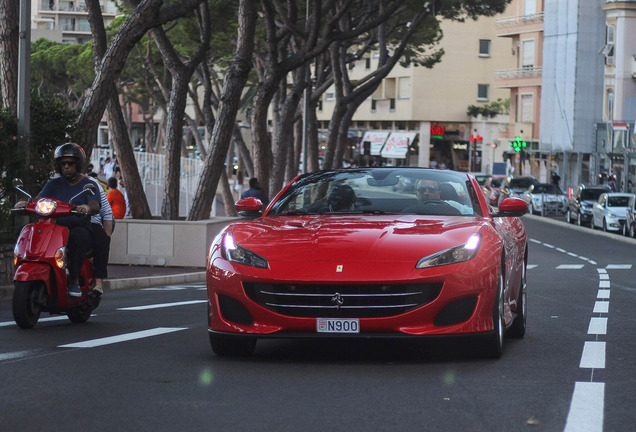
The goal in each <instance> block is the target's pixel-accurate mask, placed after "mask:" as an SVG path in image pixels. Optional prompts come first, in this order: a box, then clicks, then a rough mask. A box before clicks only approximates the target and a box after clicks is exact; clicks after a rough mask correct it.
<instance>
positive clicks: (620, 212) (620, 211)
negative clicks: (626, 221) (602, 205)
mask: <svg viewBox="0 0 636 432" xmlns="http://www.w3.org/2000/svg"><path fill="white" fill-rule="evenodd" d="M628 208H629V207H608V208H607V211H608V212H611V213H612V214H614V215H616V216H618V217H620V218H624V217H626V216H627V209H628Z"/></svg>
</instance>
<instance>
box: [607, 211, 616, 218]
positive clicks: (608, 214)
mask: <svg viewBox="0 0 636 432" xmlns="http://www.w3.org/2000/svg"><path fill="white" fill-rule="evenodd" d="M607 216H608V217H611V218H616V217H618V216H617V215H616V213H612V212H611V211H608V212H607Z"/></svg>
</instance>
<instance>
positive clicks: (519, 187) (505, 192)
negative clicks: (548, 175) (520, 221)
mask: <svg viewBox="0 0 636 432" xmlns="http://www.w3.org/2000/svg"><path fill="white" fill-rule="evenodd" d="M536 184H539V181H538V180H537V179H536V178H534V177H532V176H528V177H512V178H510V177H508V178H506V180H504V182H503V185H502V186H501V188H500V189H499V202H501V201H502V200H504V199H506V198H509V197H517V198H521V197H523V195H524V194H525V193H526V192H527V191H528V190H529V189H530V186H533V185H536Z"/></svg>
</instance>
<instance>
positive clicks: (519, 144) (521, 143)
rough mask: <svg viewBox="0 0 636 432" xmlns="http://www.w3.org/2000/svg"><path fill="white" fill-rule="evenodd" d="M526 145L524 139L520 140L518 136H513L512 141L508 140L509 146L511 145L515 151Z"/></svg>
mask: <svg viewBox="0 0 636 432" xmlns="http://www.w3.org/2000/svg"><path fill="white" fill-rule="evenodd" d="M526 146H527V144H526V142H525V141H522V140H521V138H520V137H518V136H517V137H515V140H514V141H510V147H512V148H513V149H514V150H515V151H516V152H517V153H519V152H520V151H521V150H522V149H523V148H525V147H526Z"/></svg>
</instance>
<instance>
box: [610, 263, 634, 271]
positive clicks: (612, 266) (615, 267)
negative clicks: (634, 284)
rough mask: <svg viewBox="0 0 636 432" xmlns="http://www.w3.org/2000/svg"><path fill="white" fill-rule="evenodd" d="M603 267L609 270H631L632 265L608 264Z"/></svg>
mask: <svg viewBox="0 0 636 432" xmlns="http://www.w3.org/2000/svg"><path fill="white" fill-rule="evenodd" d="M605 268H606V269H609V270H631V268H632V265H631V264H608V265H607V266H606V267H605Z"/></svg>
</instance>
